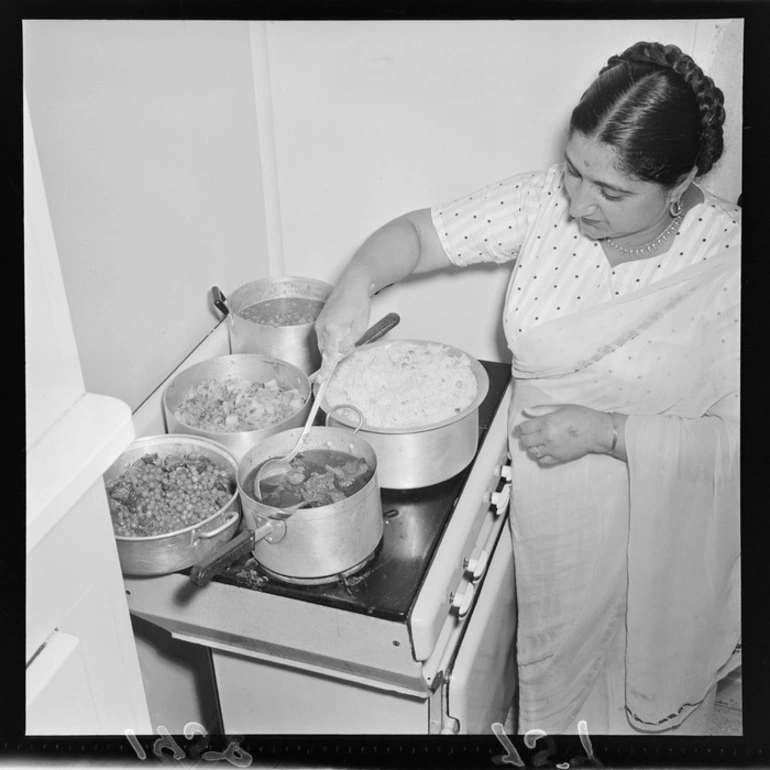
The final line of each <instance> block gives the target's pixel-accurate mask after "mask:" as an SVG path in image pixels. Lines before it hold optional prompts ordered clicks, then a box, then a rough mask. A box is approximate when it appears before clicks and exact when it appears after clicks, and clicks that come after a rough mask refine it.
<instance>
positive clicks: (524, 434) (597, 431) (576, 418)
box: [513, 404, 613, 465]
mask: <svg viewBox="0 0 770 770" xmlns="http://www.w3.org/2000/svg"><path fill="white" fill-rule="evenodd" d="M549 408H550V407H549ZM540 411H541V410H540V409H538V407H533V408H532V409H525V410H524V412H523V414H524V415H525V416H526V417H529V418H530V419H528V420H525V421H524V422H522V423H519V424H518V425H517V426H516V427H515V428H514V431H513V432H514V435H515V436H518V438H519V445H520V446H521V447H522V449H524V450H525V451H526V452H527V454H528V455H529V456H530V457H531V458H532V459H533V460H535V461H537V462H538V463H539V464H540V465H557V464H558V463H565V462H569V461H570V460H577V459H578V458H579V457H583V455H587V454H591V453H598V454H604V453H605V452H607V451H608V450H609V448H610V446H611V445H612V436H613V425H612V417H611V416H610V415H609V414H608V413H607V412H599V411H597V410H596V409H589V408H588V407H585V406H576V405H574V404H567V405H565V406H561V407H558V408H556V409H554V410H553V411H550V412H548V413H547V414H540V415H539V416H537V415H538V412H540Z"/></svg>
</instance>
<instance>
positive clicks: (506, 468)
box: [495, 463, 513, 481]
mask: <svg viewBox="0 0 770 770" xmlns="http://www.w3.org/2000/svg"><path fill="white" fill-rule="evenodd" d="M495 474H496V475H497V476H500V478H502V479H505V480H506V481H510V480H511V478H512V477H513V471H512V470H511V466H510V465H508V464H507V463H506V464H505V465H498V466H497V467H496V468H495Z"/></svg>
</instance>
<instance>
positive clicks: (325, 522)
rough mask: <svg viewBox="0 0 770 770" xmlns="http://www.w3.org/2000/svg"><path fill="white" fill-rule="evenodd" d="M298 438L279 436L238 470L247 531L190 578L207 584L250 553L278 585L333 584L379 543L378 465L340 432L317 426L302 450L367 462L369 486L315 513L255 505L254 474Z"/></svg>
mask: <svg viewBox="0 0 770 770" xmlns="http://www.w3.org/2000/svg"><path fill="white" fill-rule="evenodd" d="M301 433H302V429H301V428H299V429H294V430H288V431H284V432H282V433H278V434H276V435H274V436H271V437H270V438H268V439H266V440H265V441H263V442H261V443H260V444H257V445H256V446H254V447H252V448H251V449H250V450H249V451H248V452H247V453H246V454H245V455H244V456H243V458H242V459H241V461H240V463H239V465H238V472H237V480H238V493H239V495H240V500H241V506H242V509H243V528H244V531H243V532H242V533H241V534H239V535H238V536H237V537H236V538H234V539H233V540H232V541H231V542H230V543H229V544H226V545H225V546H223V547H220V548H219V549H217V551H216V552H212V553H210V554H209V556H208V558H206V559H205V560H204V561H202V562H199V563H198V564H197V565H196V566H195V567H194V568H193V570H192V572H191V574H190V580H191V581H192V582H193V583H195V584H196V585H205V584H206V583H208V582H209V581H210V580H211V578H212V577H213V576H214V575H216V574H217V573H218V572H220V571H221V570H222V569H224V568H226V567H227V566H228V565H229V564H230V563H232V562H233V561H235V560H236V559H237V558H239V557H241V556H243V555H244V554H245V553H248V552H249V551H251V552H252V554H253V556H254V558H255V559H256V561H257V562H259V564H260V565H261V566H262V567H264V568H265V569H267V570H268V571H269V572H270V573H271V574H272V575H273V576H274V577H276V578H277V579H278V580H280V579H281V578H285V579H286V580H287V581H288V582H291V581H292V580H299V581H301V580H322V579H324V578H331V579H334V577H335V576H337V575H339V574H340V573H343V572H346V571H348V570H351V569H353V568H355V567H357V566H358V565H360V564H363V563H364V562H366V560H367V559H368V558H369V557H370V556H371V555H372V554H373V553H374V551H375V550H376V549H377V546H378V545H379V543H380V540H381V539H382V533H383V517H382V500H381V497H380V488H379V483H378V477H377V474H378V460H377V455H376V454H375V452H374V450H373V449H372V447H371V446H370V445H369V443H368V442H367V441H365V440H364V439H363V438H361V436H359V435H358V434H357V433H355V432H353V431H349V430H343V429H340V428H326V427H314V428H311V429H310V431H309V432H308V434H307V436H306V438H305V442H304V443H303V445H302V451H305V450H313V449H331V450H336V451H340V452H346V453H347V454H350V455H353V456H355V457H358V458H362V459H364V460H365V461H366V463H367V465H369V467H370V468H372V469H373V470H374V473H373V475H372V477H371V478H370V479H369V481H368V482H367V484H366V485H365V486H364V487H363V488H362V489H359V490H358V491H357V492H355V493H354V494H353V495H351V496H350V497H347V498H345V499H344V500H340V501H338V502H335V503H331V504H329V505H324V506H320V507H318V508H300V509H299V510H295V511H293V512H291V511H290V509H280V508H274V507H272V506H269V505H265V504H264V503H260V502H257V500H256V499H255V497H254V494H253V490H252V489H249V486H250V484H251V483H252V480H253V471H254V470H255V469H256V468H258V467H259V466H260V465H262V464H263V463H264V462H266V461H267V460H270V459H274V458H277V457H282V456H284V455H286V454H287V453H288V452H289V450H290V449H292V448H293V447H294V445H295V443H296V441H297V439H298V438H299V436H300V434H301Z"/></svg>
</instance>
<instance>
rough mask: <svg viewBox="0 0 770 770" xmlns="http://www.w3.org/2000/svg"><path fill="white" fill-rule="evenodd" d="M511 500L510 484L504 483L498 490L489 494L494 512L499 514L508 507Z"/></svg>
mask: <svg viewBox="0 0 770 770" xmlns="http://www.w3.org/2000/svg"><path fill="white" fill-rule="evenodd" d="M510 500H511V485H510V484H506V485H505V486H504V487H503V488H502V489H501V490H500V491H499V492H492V494H490V495H489V502H490V503H491V504H492V505H494V506H495V513H497V514H500V513H503V511H505V509H506V508H507V507H508V503H509V502H510Z"/></svg>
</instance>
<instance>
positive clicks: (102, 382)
mask: <svg viewBox="0 0 770 770" xmlns="http://www.w3.org/2000/svg"><path fill="white" fill-rule="evenodd" d="M23 44H24V61H23V63H24V81H25V86H26V90H27V94H28V98H29V106H30V113H31V116H32V123H33V125H34V128H35V134H36V137H37V142H38V150H39V155H40V163H41V167H42V172H43V178H44V182H45V188H46V193H47V196H48V203H49V208H50V213H51V220H52V223H53V231H54V235H55V238H56V245H57V248H58V253H59V258H60V262H61V270H62V274H63V277H64V283H65V286H66V291H67V299H68V301H69V309H70V313H71V316H72V324H73V328H74V332H75V338H76V341H77V347H78V352H79V354H80V361H81V364H82V368H83V377H84V380H85V386H86V389H87V390H89V391H91V392H94V393H103V394H107V395H111V396H115V397H118V398H120V399H122V400H123V401H125V402H127V403H128V404H129V405H130V406H131V408H132V409H135V408H136V407H137V406H138V405H139V404H141V403H142V401H143V400H144V399H145V398H146V397H147V396H148V395H149V394H150V392H152V390H153V389H154V388H155V387H157V385H158V384H159V383H160V382H161V381H162V380H163V379H164V378H165V377H166V376H167V375H168V374H169V373H170V372H171V371H172V370H173V369H174V368H175V367H176V366H177V365H178V364H179V363H180V362H181V361H182V359H183V358H185V357H186V356H187V354H188V353H189V352H190V351H191V350H192V349H193V348H194V347H195V346H196V345H197V344H198V343H199V342H200V341H201V340H202V339H203V338H204V337H205V336H206V335H207V334H208V333H210V332H211V330H212V329H213V328H214V327H215V326H216V324H217V323H218V322H219V320H220V316H219V314H218V313H217V312H216V311H214V310H212V308H211V305H210V302H209V289H210V287H211V286H212V285H214V284H217V285H219V286H220V287H221V288H222V289H223V290H224V292H225V294H227V293H228V290H229V289H234V288H236V287H237V286H239V285H241V284H242V283H245V282H246V281H249V280H255V279H256V278H260V277H262V276H264V275H267V274H268V272H269V266H268V259H267V247H266V235H265V224H264V211H265V206H264V200H263V195H262V187H261V185H262V171H261V163H260V153H259V138H258V134H257V124H256V113H255V107H254V83H253V73H252V64H251V45H250V39H249V27H248V23H247V22H237V21H236V22H223V21H215V22H199V21H192V22H191V21H120V20H119V21H90V20H74V21H73V20H35V21H30V20H27V21H25V22H24V27H23ZM52 376H53V377H55V376H56V375H55V372H52Z"/></svg>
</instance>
